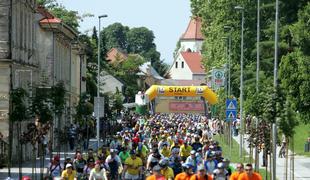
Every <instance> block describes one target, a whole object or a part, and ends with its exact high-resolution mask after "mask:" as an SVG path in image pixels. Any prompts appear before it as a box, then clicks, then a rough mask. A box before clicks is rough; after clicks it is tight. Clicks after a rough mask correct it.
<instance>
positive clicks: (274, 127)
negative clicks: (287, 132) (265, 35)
mask: <svg viewBox="0 0 310 180" xmlns="http://www.w3.org/2000/svg"><path fill="white" fill-rule="evenodd" d="M275 21H276V22H275V35H274V37H275V38H274V41H275V42H274V71H273V83H274V92H275V93H278V90H277V89H278V39H279V37H278V31H279V30H278V26H279V25H278V24H279V0H276V16H275ZM275 103H276V102H275ZM274 108H275V111H276V110H277V106H275V107H274ZM275 122H277V115H276V117H275ZM272 142H273V151H272V156H273V157H272V168H273V171H272V178H271V179H272V180H276V167H277V166H276V162H277V143H276V142H277V124H276V123H273V124H272Z"/></svg>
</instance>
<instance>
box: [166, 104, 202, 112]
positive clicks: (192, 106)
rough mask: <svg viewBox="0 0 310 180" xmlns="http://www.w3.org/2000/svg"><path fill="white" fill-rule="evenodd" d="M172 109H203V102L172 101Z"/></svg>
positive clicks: (170, 106) (170, 105)
mask: <svg viewBox="0 0 310 180" xmlns="http://www.w3.org/2000/svg"><path fill="white" fill-rule="evenodd" d="M169 110H170V111H203V110H204V105H203V102H170V103H169Z"/></svg>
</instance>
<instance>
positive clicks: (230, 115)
mask: <svg viewBox="0 0 310 180" xmlns="http://www.w3.org/2000/svg"><path fill="white" fill-rule="evenodd" d="M236 118H237V111H236V110H232V111H231V110H226V120H227V121H230V120H235V119H236Z"/></svg>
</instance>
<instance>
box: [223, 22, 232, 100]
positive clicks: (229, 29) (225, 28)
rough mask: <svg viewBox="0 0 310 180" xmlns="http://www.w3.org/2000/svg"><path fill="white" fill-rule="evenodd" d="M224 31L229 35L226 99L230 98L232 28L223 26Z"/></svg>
mask: <svg viewBox="0 0 310 180" xmlns="http://www.w3.org/2000/svg"><path fill="white" fill-rule="evenodd" d="M224 30H228V31H229V35H228V97H230V95H231V87H230V85H231V84H230V83H231V82H230V70H231V31H232V27H231V26H224Z"/></svg>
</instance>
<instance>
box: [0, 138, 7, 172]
mask: <svg viewBox="0 0 310 180" xmlns="http://www.w3.org/2000/svg"><path fill="white" fill-rule="evenodd" d="M7 155H8V143H6V142H5V141H4V140H3V139H1V138H0V168H3V167H4V166H6V165H7V157H8V156H7Z"/></svg>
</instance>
